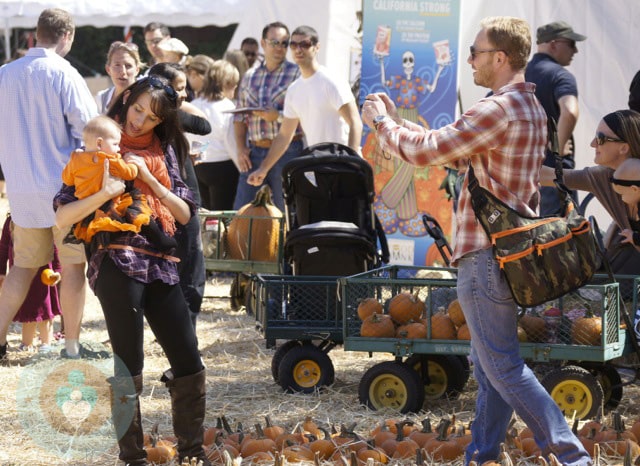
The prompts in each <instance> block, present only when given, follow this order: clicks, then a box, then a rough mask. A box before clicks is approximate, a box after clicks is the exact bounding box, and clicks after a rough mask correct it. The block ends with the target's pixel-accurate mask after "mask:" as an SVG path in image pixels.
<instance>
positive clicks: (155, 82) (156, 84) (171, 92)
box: [149, 76, 178, 102]
mask: <svg viewBox="0 0 640 466" xmlns="http://www.w3.org/2000/svg"><path fill="white" fill-rule="evenodd" d="M149 84H150V85H151V87H153V88H155V89H162V90H164V91H165V92H166V93H167V96H169V99H171V100H172V101H174V102H175V100H176V99H177V98H178V93H177V92H176V90H175V89H174V88H173V87H171V86H169V85H168V84H165V83H163V82H162V81H160V80H159V79H158V78H156V77H155V76H149Z"/></svg>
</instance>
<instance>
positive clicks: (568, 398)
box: [551, 379, 593, 419]
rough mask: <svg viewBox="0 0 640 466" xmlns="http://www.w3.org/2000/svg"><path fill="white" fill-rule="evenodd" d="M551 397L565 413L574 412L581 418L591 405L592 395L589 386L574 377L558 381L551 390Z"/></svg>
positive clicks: (587, 412)
mask: <svg viewBox="0 0 640 466" xmlns="http://www.w3.org/2000/svg"><path fill="white" fill-rule="evenodd" d="M551 398H553V401H555V402H556V404H557V405H558V406H559V407H560V409H561V410H562V411H564V412H565V414H567V415H572V414H573V413H574V412H575V415H576V417H578V418H580V419H583V418H584V417H586V416H587V415H588V414H589V411H591V408H592V406H593V396H592V394H591V390H589V387H588V386H587V385H586V384H584V383H583V382H580V381H579V380H575V379H573V380H572V379H568V380H565V381H562V382H560V383H559V384H558V385H556V386H555V387H554V388H553V390H552V391H551Z"/></svg>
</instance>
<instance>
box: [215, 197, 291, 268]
mask: <svg viewBox="0 0 640 466" xmlns="http://www.w3.org/2000/svg"><path fill="white" fill-rule="evenodd" d="M281 219H282V212H281V211H280V209H278V208H277V207H276V206H275V205H273V203H272V202H271V189H270V188H269V186H267V185H264V186H263V187H262V188H260V190H259V191H258V193H257V194H256V197H255V199H254V200H253V201H252V202H250V203H249V204H245V205H244V206H242V207H241V208H240V209H239V210H238V212H237V213H236V215H235V217H233V219H232V220H231V223H229V228H228V229H227V232H226V235H227V247H228V253H229V256H230V257H231V259H239V260H253V261H262V262H275V261H276V260H277V259H278V246H279V241H280V223H281Z"/></svg>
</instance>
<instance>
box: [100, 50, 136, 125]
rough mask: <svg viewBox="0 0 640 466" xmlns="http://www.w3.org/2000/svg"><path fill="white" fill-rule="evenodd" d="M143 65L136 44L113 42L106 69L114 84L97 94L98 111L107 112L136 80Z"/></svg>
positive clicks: (108, 53)
mask: <svg viewBox="0 0 640 466" xmlns="http://www.w3.org/2000/svg"><path fill="white" fill-rule="evenodd" d="M143 66H144V63H142V61H141V60H140V53H139V52H138V46H137V45H136V44H134V43H133V42H121V41H116V42H113V43H112V44H111V46H110V47H109V51H108V52H107V64H106V65H105V66H104V69H105V71H106V72H107V74H108V75H109V77H110V78H111V82H112V83H113V86H111V87H110V88H108V89H105V90H103V91H100V92H98V93H97V94H96V97H95V98H96V103H97V104H98V112H100V113H107V110H108V109H109V107H110V106H111V104H112V103H113V102H115V101H116V100H117V97H118V95H119V94H120V93H121V92H122V91H124V90H125V89H126V88H127V87H129V86H130V85H131V84H133V83H134V82H135V81H136V78H137V77H138V74H139V73H140V68H142V67H143Z"/></svg>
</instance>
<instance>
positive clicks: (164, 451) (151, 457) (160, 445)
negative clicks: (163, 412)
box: [144, 423, 176, 464]
mask: <svg viewBox="0 0 640 466" xmlns="http://www.w3.org/2000/svg"><path fill="white" fill-rule="evenodd" d="M147 439H148V442H149V443H148V444H146V445H144V450H145V451H146V453H147V461H149V462H150V463H155V464H164V463H168V462H169V461H171V460H172V459H173V457H174V456H176V449H175V448H174V444H173V443H171V442H169V441H167V440H163V439H161V438H160V435H159V434H158V423H155V424H154V425H153V427H152V428H151V433H150V434H149V436H148V437H147Z"/></svg>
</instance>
